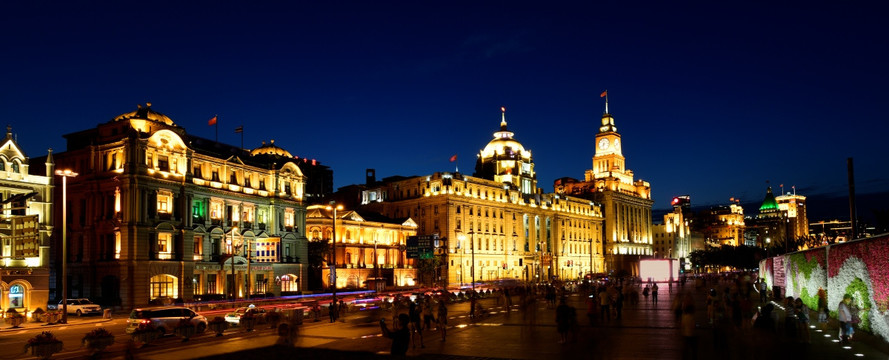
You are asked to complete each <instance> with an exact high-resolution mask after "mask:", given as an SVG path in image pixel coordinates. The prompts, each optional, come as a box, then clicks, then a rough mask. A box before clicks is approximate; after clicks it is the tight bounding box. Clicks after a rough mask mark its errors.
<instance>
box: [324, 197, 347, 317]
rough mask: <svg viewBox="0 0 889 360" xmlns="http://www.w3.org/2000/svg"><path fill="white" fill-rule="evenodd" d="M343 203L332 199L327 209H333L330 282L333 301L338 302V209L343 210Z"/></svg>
mask: <svg viewBox="0 0 889 360" xmlns="http://www.w3.org/2000/svg"><path fill="white" fill-rule="evenodd" d="M342 209H343V206H342V205H337V203H336V201H331V202H330V205H328V206H327V210H333V238H332V239H330V240H331V243H330V244H331V245H330V250H331V253H333V254H332V256H331V258H332V262H333V265H332V266H331V267H330V282H331V287H332V288H333V290H332V292H333V303H334V304H336V211H337V210H342Z"/></svg>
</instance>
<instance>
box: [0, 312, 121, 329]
mask: <svg viewBox="0 0 889 360" xmlns="http://www.w3.org/2000/svg"><path fill="white" fill-rule="evenodd" d="M117 318H118V319H119V318H120V316H118V317H117ZM111 320H114V317H112V318H111V319H105V318H103V317H102V316H101V315H97V316H82V317H77V316H72V315H69V316H68V323H67V324H61V323H55V324H47V323H45V322H33V321H30V320H29V321H26V322H24V323H22V324H21V325H19V326H18V327H11V326H9V325H6V323H5V322H3V323H0V325H4V326H3V327H0V334H2V333H4V332H12V331H22V330H41V331H43V330H52V329H54V328H58V327H62V326H78V325H88V324H96V323H103V322H108V321H111Z"/></svg>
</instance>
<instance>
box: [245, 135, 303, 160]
mask: <svg viewBox="0 0 889 360" xmlns="http://www.w3.org/2000/svg"><path fill="white" fill-rule="evenodd" d="M250 155H251V156H256V155H276V156H285V157H289V158H292V157H293V155H290V152H288V151H287V150H284V149H282V148H280V147H277V146H275V140H274V139H272V141H271V142H270V143H269V144H266V143H265V141H263V142H262V146H260V147H258V148H256V149H253V150H252V151H250Z"/></svg>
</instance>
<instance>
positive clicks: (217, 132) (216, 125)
mask: <svg viewBox="0 0 889 360" xmlns="http://www.w3.org/2000/svg"><path fill="white" fill-rule="evenodd" d="M606 104H607V102H606ZM605 107H606V108H607V107H608V105H605ZM214 118H215V119H216V121H215V122H213V126H215V127H216V142H219V115H217V116H215V117H214ZM232 264H234V262H232ZM232 266H234V265H232Z"/></svg>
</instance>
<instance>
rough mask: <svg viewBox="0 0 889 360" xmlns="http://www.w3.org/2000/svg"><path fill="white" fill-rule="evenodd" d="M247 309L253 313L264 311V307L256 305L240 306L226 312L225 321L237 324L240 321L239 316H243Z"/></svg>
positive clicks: (257, 313)
mask: <svg viewBox="0 0 889 360" xmlns="http://www.w3.org/2000/svg"><path fill="white" fill-rule="evenodd" d="M247 311H252V312H253V314H254V315H259V314H263V313H265V309H261V308H257V307H242V308H238V309H237V310H235V311H232V312H230V313H228V314H225V321H227V322H228V323H229V324H233V325H238V324H240V323H241V316H244V314H246V313H247Z"/></svg>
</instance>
